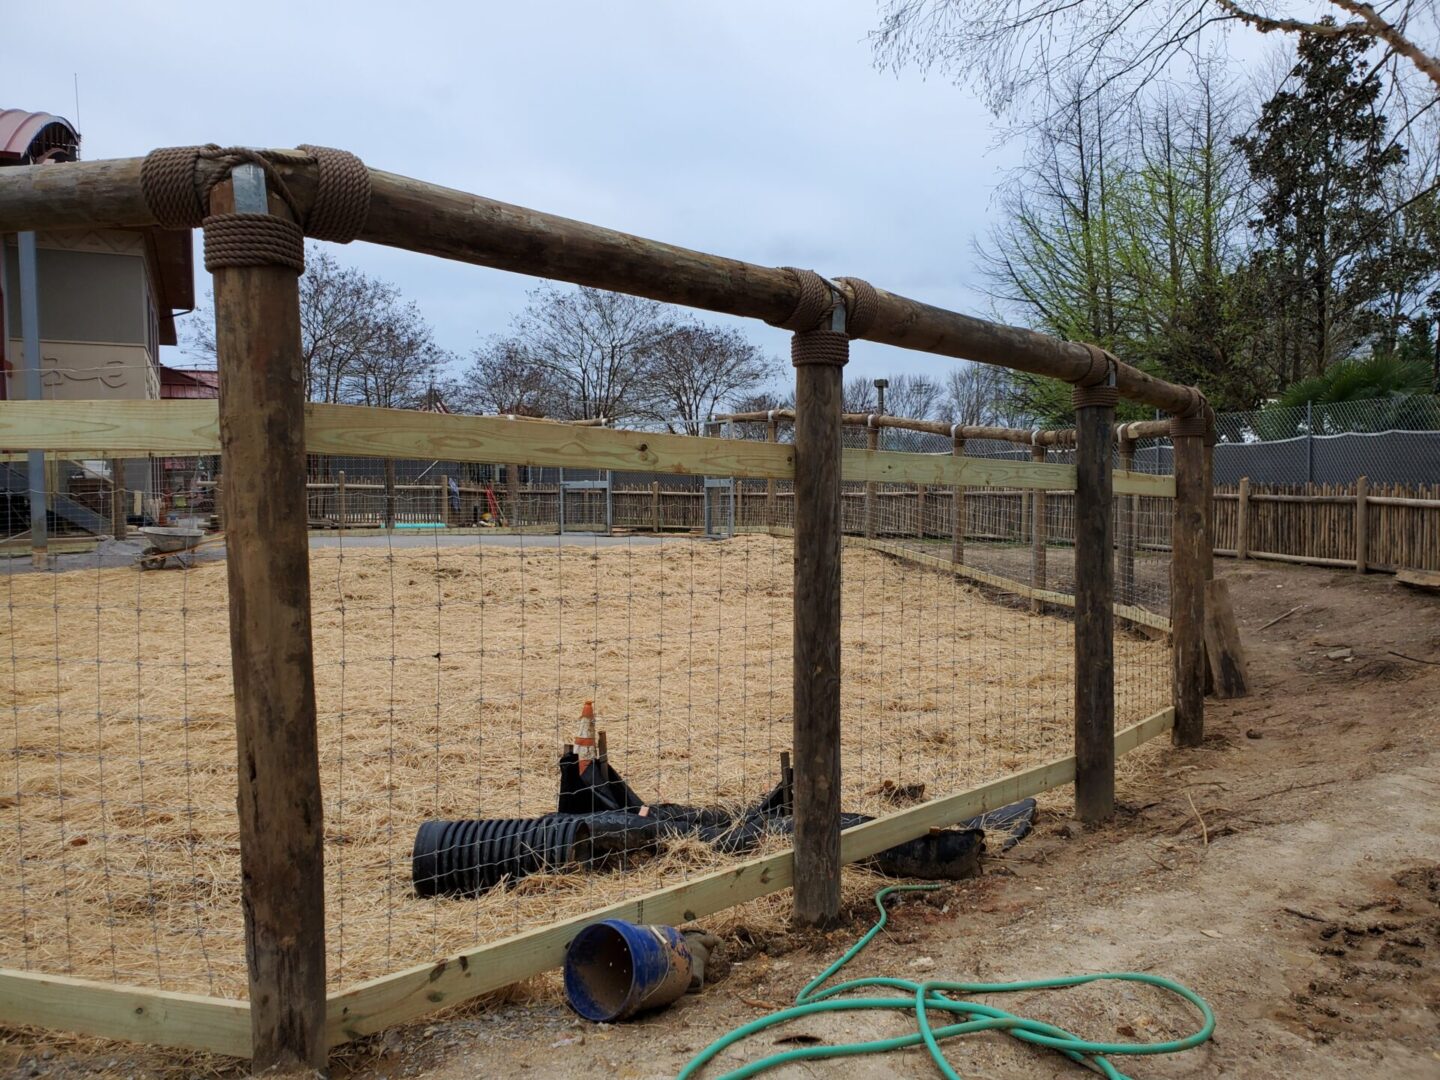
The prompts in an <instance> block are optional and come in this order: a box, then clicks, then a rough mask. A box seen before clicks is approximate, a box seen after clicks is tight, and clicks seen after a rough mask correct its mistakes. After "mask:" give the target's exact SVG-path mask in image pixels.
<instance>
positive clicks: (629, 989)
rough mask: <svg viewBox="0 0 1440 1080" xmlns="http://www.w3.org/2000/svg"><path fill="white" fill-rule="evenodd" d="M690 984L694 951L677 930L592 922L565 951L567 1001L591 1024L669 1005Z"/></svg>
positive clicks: (625, 923) (633, 924)
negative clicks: (692, 952) (590, 1021)
mask: <svg viewBox="0 0 1440 1080" xmlns="http://www.w3.org/2000/svg"><path fill="white" fill-rule="evenodd" d="M689 985H690V949H689V947H687V946H686V944H685V938H684V937H682V936H681V934H680V931H679V930H676V929H675V928H674V927H673V926H639V925H637V924H635V923H631V922H625V921H624V920H623V919H606V920H605V921H604V922H598V923H591V924H590V925H589V926H587V927H585V928H584V929H583V930H581V931H580V932H579V933H578V934H576V935H575V937H574V938H573V939H572V940H571V942H570V945H569V947H568V948H567V949H566V950H565V998H566V1000H567V1001H569V1002H570V1007H571V1008H572V1009H574V1010H575V1011H576V1012H577V1013H579V1014H580V1015H581V1016H583V1017H584V1018H585V1019H586V1020H595V1021H614V1020H624V1019H626V1018H628V1017H631V1016H634V1015H635V1014H636V1013H639V1012H645V1011H647V1010H650V1009H659V1008H662V1007H663V1006H666V1005H669V1004H670V1003H671V1002H672V1001H674V1000H675V999H676V998H678V997H679V996H680V995H681V994H683V993H685V990H686V988H687V987H689Z"/></svg>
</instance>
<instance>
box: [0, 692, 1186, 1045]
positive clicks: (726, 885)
mask: <svg viewBox="0 0 1440 1080" xmlns="http://www.w3.org/2000/svg"><path fill="white" fill-rule="evenodd" d="M1173 721H1174V710H1173V709H1171V708H1168V707H1167V708H1164V709H1161V710H1159V711H1158V712H1156V713H1153V714H1152V715H1150V716H1148V717H1146V718H1145V719H1144V720H1141V721H1140V722H1139V723H1137V724H1132V725H1131V726H1129V727H1127V728H1125V729H1124V730H1122V731H1118V732H1116V734H1115V756H1116V757H1117V758H1118V757H1121V756H1123V755H1124V754H1127V753H1129V752H1130V751H1131V750H1134V749H1135V748H1136V747H1138V746H1141V745H1142V744H1144V743H1145V742H1147V741H1149V740H1150V739H1153V738H1155V737H1157V736H1160V735H1163V734H1165V733H1166V732H1167V731H1169V730H1170V727H1171V724H1172V723H1173ZM1074 779H1075V757H1074V755H1067V756H1066V757H1062V758H1057V759H1056V760H1054V761H1050V762H1047V763H1045V764H1043V765H1037V766H1035V767H1033V768H1030V769H1024V770H1021V771H1020V772H1016V773H1011V774H1009V775H1008V776H1003V777H1001V778H999V779H998V780H993V781H991V782H989V783H987V784H982V785H980V786H978V787H974V788H970V789H968V790H965V791H960V792H955V793H953V794H950V795H945V796H941V797H940V798H937V799H932V800H930V801H929V802H925V803H921V804H920V805H919V806H913V807H910V808H908V809H906V810H901V811H898V812H896V813H893V814H888V815H886V816H885V817H881V818H876V819H875V820H874V821H868V822H866V823H865V824H863V825H857V826H856V827H855V828H853V829H847V830H846V831H845V832H843V833H841V834H840V859H841V861H842V862H844V863H852V862H857V861H859V860H861V859H866V858H869V857H870V856H872V855H874V854H876V853H877V852H881V851H884V850H885V849H886V848H890V847H893V846H895V845H896V844H900V843H904V842H905V841H906V840H910V839H913V838H915V837H917V836H923V835H924V834H925V833H927V832H929V831H930V830H931V829H932V828H938V827H943V826H947V825H954V824H957V823H958V822H961V821H966V820H968V819H970V818H972V817H976V816H978V815H980V814H984V813H987V812H989V811H991V810H997V809H999V808H1000V807H1002V806H1008V805H1009V804H1010V803H1013V802H1016V801H1017V800H1020V799H1024V798H1028V797H1030V796H1032V795H1039V794H1041V793H1043V792H1046V791H1051V790H1053V789H1055V788H1058V787H1063V786H1064V785H1065V784H1069V783H1071V782H1073V781H1074ZM793 859H794V853H793V851H792V849H789V848H787V849H785V850H784V851H779V852H776V853H775V854H773V855H766V856H762V857H760V858H756V859H751V860H749V861H748V862H743V863H740V864H739V865H737V866H732V867H727V868H725V869H723V870H716V871H713V872H711V873H708V874H701V875H698V876H696V877H694V878H692V879H690V880H689V881H686V882H682V883H680V884H678V885H671V886H667V887H666V888H663V889H658V890H656V891H654V892H651V893H647V894H645V895H644V896H639V897H635V898H634V899H631V900H623V901H621V902H619V903H617V904H612V905H610V906H609V907H605V908H601V909H598V910H595V911H589V912H586V913H585V914H583V915H577V916H574V917H572V918H569V919H564V920H562V921H560V922H556V923H551V924H550V925H547V926H542V927H538V928H536V929H533V930H526V931H524V932H522V933H520V934H516V935H514V936H513V937H509V938H506V939H504V940H502V941H496V942H490V943H487V944H484V945H479V946H476V947H475V948H473V949H467V950H465V951H464V952H461V953H457V954H455V955H453V956H450V957H446V958H444V959H442V960H438V961H436V962H435V963H433V964H422V965H418V966H416V967H412V968H408V969H406V970H404V971H399V972H395V973H393V974H390V975H382V976H380V977H379V978H376V979H371V980H369V981H367V982H363V983H359V984H357V985H355V986H351V987H347V988H346V989H344V990H340V991H337V992H335V993H332V994H330V995H329V997H328V999H327V1004H326V1017H327V1019H326V1041H327V1042H328V1043H329V1044H330V1045H331V1046H336V1045H339V1044H341V1043H345V1042H349V1041H350V1040H351V1039H356V1038H360V1037H362V1036H364V1035H372V1034H374V1033H376V1032H378V1031H383V1030H384V1029H385V1028H387V1027H390V1026H391V1025H393V1024H399V1023H403V1022H405V1021H407V1020H413V1019H415V1018H416V1017H419V1016H424V1015H426V1014H427V1013H432V1012H436V1011H438V1010H440V1009H446V1008H450V1007H452V1006H455V1005H458V1004H460V1003H461V1002H464V1001H468V1000H470V999H471V998H474V997H477V996H479V995H480V994H485V993H489V992H490V991H492V990H498V989H500V988H502V987H505V986H509V985H510V984H511V983H514V982H516V981H518V980H520V979H525V978H528V977H530V976H532V975H537V974H539V973H540V972H542V971H548V970H550V969H552V968H555V967H558V966H559V965H560V964H561V963H562V962H563V960H564V957H565V947H566V946H567V945H568V944H569V942H570V939H571V938H572V937H574V936H575V933H576V931H578V930H579V929H581V928H582V927H584V926H587V925H589V924H590V923H593V922H595V921H597V920H600V919H629V920H631V921H633V922H639V923H670V924H678V923H686V922H692V921H694V920H696V919H702V918H704V917H705V916H706V915H711V914H713V913H715V912H717V911H723V910H724V909H726V908H728V907H733V906H735V905H736V904H742V903H744V902H745V901H747V900H753V899H755V898H757V897H760V896H767V895H769V894H771V893H776V892H779V891H781V890H782V889H788V888H790V886H791V884H792V866H793ZM249 1013H250V1009H249V1005H248V1004H247V1003H246V1002H243V1001H234V1000H230V999H226V998H213V997H205V996H203V995H198V994H177V993H172V992H168V991H164V990H151V989H147V988H144V987H135V986H121V985H117V984H114V983H103V982H93V981H90V980H86V979H73V978H69V977H66V976H60V975H36V974H33V973H31V972H25V971H14V970H10V969H6V968H0V1023H5V1024H11V1025H22V1024H35V1025H42V1026H46V1027H53V1028H59V1029H63V1030H68V1031H75V1032H79V1033H81V1034H86V1035H96V1036H99V1037H101V1038H109V1039H127V1040H133V1041H136V1042H146V1043H154V1044H157V1045H160V1046H178V1047H186V1048H190V1049H194V1050H208V1051H211V1052H213V1053H218V1054H226V1055H230V1056H233V1057H248V1056H249V1054H250V1016H249Z"/></svg>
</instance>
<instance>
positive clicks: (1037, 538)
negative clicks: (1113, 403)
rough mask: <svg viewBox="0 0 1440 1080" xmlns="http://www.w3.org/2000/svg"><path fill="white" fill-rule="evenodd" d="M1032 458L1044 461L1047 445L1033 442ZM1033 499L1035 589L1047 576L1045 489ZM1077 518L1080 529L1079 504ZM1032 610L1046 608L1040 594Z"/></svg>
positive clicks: (1032, 571) (1038, 490)
mask: <svg viewBox="0 0 1440 1080" xmlns="http://www.w3.org/2000/svg"><path fill="white" fill-rule="evenodd" d="M1110 412H1111V415H1112V417H1113V415H1114V412H1115V410H1114V409H1113V408H1112V409H1111V410H1110ZM1077 432H1078V429H1077ZM1077 438H1078V434H1077ZM1030 460H1031V461H1044V460H1045V447H1043V446H1040V445H1039V444H1031V446H1030ZM1107 475H1108V469H1107ZM1032 501H1033V509H1032V511H1031V513H1030V533H1031V535H1030V586H1031V588H1034V589H1043V588H1045V581H1046V577H1047V574H1046V571H1045V554H1046V552H1045V545H1046V541H1047V537H1046V525H1047V523H1046V521H1045V513H1046V511H1045V508H1046V502H1047V500H1046V498H1045V490H1044V489H1043V488H1036V489H1035V493H1034V496H1033V500H1032ZM1075 518H1076V522H1077V525H1076V528H1077V529H1078V528H1079V525H1078V522H1079V518H1080V511H1079V507H1078V506H1077V507H1076V511H1075ZM1077 535H1078V534H1077ZM1030 610H1031V611H1034V612H1036V613H1039V612H1041V611H1044V610H1045V605H1044V604H1043V603H1041V602H1040V598H1039V597H1038V596H1032V597H1031V598H1030Z"/></svg>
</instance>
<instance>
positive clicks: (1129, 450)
mask: <svg viewBox="0 0 1440 1080" xmlns="http://www.w3.org/2000/svg"><path fill="white" fill-rule="evenodd" d="M1119 442H1120V469H1121V471H1123V472H1127V473H1128V472H1131V471H1132V470H1133V469H1134V468H1135V440H1134V439H1132V438H1130V437H1129V436H1128V435H1124V434H1122V435H1121V436H1120V440H1119ZM1138 501H1139V496H1138V495H1121V496H1120V498H1119V499H1118V500H1117V509H1118V511H1119V516H1118V517H1117V519H1116V521H1115V532H1116V535H1117V537H1118V540H1117V547H1119V549H1120V573H1119V578H1120V584H1119V587H1118V588H1117V590H1116V592H1117V594H1118V595H1119V597H1120V601H1121V603H1125V604H1133V603H1135V600H1136V597H1135V527H1136V525H1137V524H1138V522H1137V520H1136V518H1137V514H1136V510H1137V507H1138ZM1075 518H1076V520H1077V521H1078V520H1079V518H1080V512H1079V509H1078V507H1077V509H1076V512H1075Z"/></svg>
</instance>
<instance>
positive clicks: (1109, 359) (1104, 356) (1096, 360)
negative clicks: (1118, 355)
mask: <svg viewBox="0 0 1440 1080" xmlns="http://www.w3.org/2000/svg"><path fill="white" fill-rule="evenodd" d="M1078 344H1079V345H1080V346H1081V347H1082V348H1083V349H1084V350H1085V351H1086V352H1088V353H1089V354H1090V366H1089V367H1088V368H1086V369H1085V374H1084V375H1081V376H1080V378H1078V379H1076V380H1075V385H1076V386H1103V385H1105V383H1107V382H1108V381H1109V380H1110V374H1111V372H1113V371H1114V370H1115V368H1116V366H1117V365H1118V364H1119V361H1118V360H1116V359H1115V357H1113V356H1111V355H1110V354H1109V353H1108V352H1106V351H1105V350H1104V349H1102V348H1100V346H1098V345H1090V344H1088V343H1087V342H1083V341H1082V342H1078Z"/></svg>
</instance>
